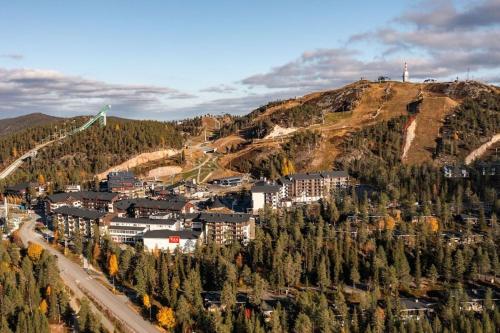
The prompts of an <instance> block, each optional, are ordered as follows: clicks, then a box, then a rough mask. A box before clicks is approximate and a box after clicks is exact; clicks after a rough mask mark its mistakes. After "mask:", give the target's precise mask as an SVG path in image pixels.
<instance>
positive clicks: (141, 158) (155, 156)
mask: <svg viewBox="0 0 500 333" xmlns="http://www.w3.org/2000/svg"><path fill="white" fill-rule="evenodd" d="M179 153H180V150H177V149H163V150H158V151H154V152H151V153H142V154H139V155H137V156H135V157H132V158H131V159H129V160H127V161H125V162H123V163H121V164H118V165H115V166H113V167H111V168H109V169H108V170H106V171H104V172H101V173H100V174H98V175H97V177H98V178H99V179H104V178H106V176H107V175H108V173H110V172H112V171H124V170H128V169H131V168H135V167H136V166H139V165H141V164H145V163H148V162H151V161H156V160H161V159H163V158H167V157H171V156H174V155H176V154H179Z"/></svg>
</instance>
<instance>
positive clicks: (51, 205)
mask: <svg viewBox="0 0 500 333" xmlns="http://www.w3.org/2000/svg"><path fill="white" fill-rule="evenodd" d="M116 200H118V194H117V193H109V192H96V191H80V192H61V193H54V194H51V195H49V196H47V198H46V200H45V214H46V215H49V214H51V213H52V211H53V210H54V209H56V208H59V207H63V206H73V207H83V208H86V209H94V210H98V211H105V212H110V213H112V212H113V203H114V202H115V201H116Z"/></svg>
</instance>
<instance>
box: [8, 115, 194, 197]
mask: <svg viewBox="0 0 500 333" xmlns="http://www.w3.org/2000/svg"><path fill="white" fill-rule="evenodd" d="M194 127H196V121H193V122H190V123H189V124H186V126H185V127H184V128H183V129H184V130H186V131H192V130H193V128H194ZM31 132H33V134H31V137H33V139H32V140H30V141H28V142H25V141H26V140H25V135H26V133H24V132H21V133H20V134H15V135H13V136H10V137H6V138H5V139H3V140H0V146H1V145H2V144H4V145H5V149H7V150H8V149H9V147H11V148H10V149H14V148H12V147H15V149H16V150H18V152H19V153H21V152H24V151H25V150H27V149H28V148H29V147H32V146H33V143H34V142H37V140H38V139H40V138H42V137H44V136H45V135H47V134H48V133H50V128H48V127H40V128H35V129H32V130H28V132H27V133H31ZM184 140H185V139H184V137H183V136H182V135H181V132H180V130H179V129H178V128H177V127H176V126H175V125H174V124H172V123H166V122H159V121H136V120H124V119H118V118H108V124H107V126H106V127H100V126H92V127H90V128H89V129H87V130H86V131H84V132H80V133H77V134H74V135H72V136H70V137H68V138H66V139H64V140H62V141H61V142H58V143H56V144H53V145H50V146H48V147H46V148H44V149H42V150H41V151H40V152H39V153H38V155H37V157H36V158H34V159H30V160H29V161H28V162H25V163H24V164H23V166H22V167H21V168H20V170H18V171H17V172H16V173H15V174H14V175H12V176H10V177H9V179H8V182H9V183H18V182H21V181H28V180H29V181H35V180H37V179H38V177H39V175H43V177H44V178H45V179H50V180H51V182H52V184H53V187H52V188H51V190H52V191H57V190H60V189H63V188H64V185H66V184H83V185H87V186H89V184H92V183H93V179H94V175H95V174H97V173H99V172H102V171H104V170H106V169H108V168H110V167H112V166H113V165H117V164H120V163H121V162H123V161H125V160H127V159H129V158H131V157H133V156H134V155H137V154H139V153H143V152H148V151H153V150H158V149H164V148H181V147H182V145H183V143H184ZM30 145H31V146H30ZM8 151H10V150H8ZM7 155H8V154H7ZM47 161H52V163H47Z"/></svg>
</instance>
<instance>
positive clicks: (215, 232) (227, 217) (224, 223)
mask: <svg viewBox="0 0 500 333" xmlns="http://www.w3.org/2000/svg"><path fill="white" fill-rule="evenodd" d="M194 221H198V222H201V223H202V224H203V228H204V236H205V242H206V243H210V242H215V243H217V244H227V243H231V242H233V241H239V242H243V243H247V242H249V241H250V240H252V239H254V238H255V220H254V219H253V217H252V216H251V214H243V213H233V214H227V213H200V215H199V216H198V217H197V218H195V219H193V222H194Z"/></svg>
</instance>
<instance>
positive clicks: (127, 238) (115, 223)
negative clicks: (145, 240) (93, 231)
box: [108, 217, 181, 243]
mask: <svg viewBox="0 0 500 333" xmlns="http://www.w3.org/2000/svg"><path fill="white" fill-rule="evenodd" d="M180 227H181V226H180V221H178V220H175V219H160V218H137V219H136V218H129V217H113V218H112V219H111V221H110V222H109V226H108V233H109V235H110V237H111V239H112V240H113V241H115V242H118V243H135V242H137V241H138V240H140V239H141V238H142V236H143V235H144V233H145V232H147V231H150V230H173V231H176V230H179V229H180Z"/></svg>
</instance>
